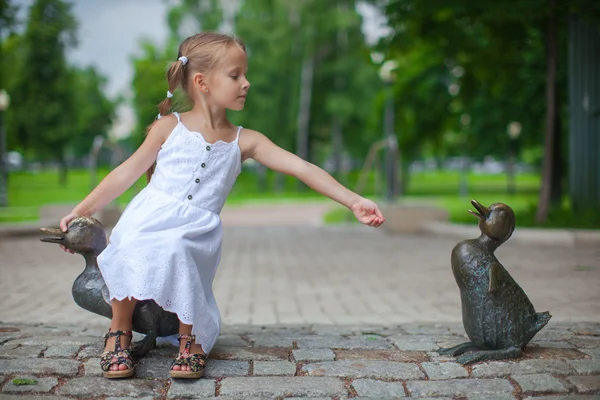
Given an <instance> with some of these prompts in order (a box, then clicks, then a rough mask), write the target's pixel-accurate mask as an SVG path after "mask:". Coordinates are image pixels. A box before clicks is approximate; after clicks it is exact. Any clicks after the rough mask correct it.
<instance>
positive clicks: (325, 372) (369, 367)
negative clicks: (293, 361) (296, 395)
mask: <svg viewBox="0 0 600 400" xmlns="http://www.w3.org/2000/svg"><path fill="white" fill-rule="evenodd" d="M302 372H303V373H306V374H307V375H311V376H337V377H343V378H373V379H423V378H425V375H423V373H422V372H421V370H419V367H417V365H416V364H412V363H399V362H393V361H361V360H356V361H352V360H344V361H328V362H320V363H311V364H306V365H304V366H303V367H302Z"/></svg>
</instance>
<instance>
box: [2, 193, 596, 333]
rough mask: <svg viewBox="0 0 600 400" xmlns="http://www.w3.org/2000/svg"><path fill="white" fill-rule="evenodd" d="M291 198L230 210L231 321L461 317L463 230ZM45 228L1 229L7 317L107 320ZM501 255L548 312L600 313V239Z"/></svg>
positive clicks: (224, 277) (227, 303)
mask: <svg viewBox="0 0 600 400" xmlns="http://www.w3.org/2000/svg"><path fill="white" fill-rule="evenodd" d="M290 207H291V208H290ZM294 207H296V208H298V207H297V206H294V205H289V206H288V205H285V206H279V207H276V208H274V207H271V208H270V209H271V211H273V210H275V211H273V213H272V216H271V217H270V218H268V215H269V214H268V210H269V207H262V206H259V207H254V208H252V209H251V210H252V212H248V211H246V212H242V211H240V210H239V209H234V210H233V211H231V210H230V211H229V212H225V213H224V214H225V215H224V225H225V229H224V244H223V258H222V262H221V265H220V267H219V271H218V272H217V277H216V279H215V282H214V288H215V295H216V297H217V302H218V304H219V308H220V310H221V313H222V317H223V322H224V323H225V324H307V323H320V324H359V323H373V324H397V323H404V322H412V321H421V322H424V321H448V322H458V321H460V320H461V311H460V299H459V292H458V288H457V286H456V283H455V282H454V278H453V276H452V273H451V269H450V260H449V259H450V252H451V250H452V248H453V246H454V245H455V244H456V243H457V240H456V239H455V238H444V237H427V236H414V235H393V234H390V233H387V232H385V231H383V230H382V229H373V228H369V227H364V226H361V225H352V226H337V227H330V226H318V218H316V217H315V215H319V213H322V212H323V210H325V209H326V208H327V207H328V206H324V205H322V204H314V205H308V206H306V207H304V208H299V211H298V212H296V213H294V212H293V209H294ZM282 210H283V211H282ZM276 211H279V213H277V212H276ZM257 216H258V217H257ZM249 225H255V226H249ZM259 225H261V226H259ZM286 225H287V226H286ZM40 237H41V236H40ZM38 239H39V238H38V237H35V236H33V237H32V236H29V237H19V238H0V304H2V307H0V321H4V322H18V323H37V322H40V323H51V324H54V323H60V324H75V325H78V324H81V325H82V326H87V327H92V326H93V327H97V326H101V327H106V325H107V320H105V319H104V318H102V317H99V316H96V315H94V314H91V313H89V312H87V311H85V310H83V309H81V308H79V307H78V306H77V305H76V304H75V303H74V302H73V299H72V297H71V285H72V283H73V281H74V280H75V278H76V276H77V275H78V274H79V273H81V272H82V271H83V266H84V262H83V258H82V257H80V256H78V255H75V256H73V255H70V254H66V253H64V252H62V251H61V250H60V249H59V248H58V246H56V245H53V244H48V243H41V242H40V241H39V240H38ZM497 256H498V258H499V259H500V261H501V262H502V263H503V264H504V265H505V266H506V268H507V269H508V271H509V272H510V273H511V274H512V275H513V277H514V278H515V279H516V281H517V282H518V283H519V284H520V285H521V286H522V287H523V288H524V290H525V291H526V293H527V294H528V295H529V297H530V299H531V301H532V302H533V304H534V305H535V307H536V309H537V310H538V311H546V310H548V311H550V312H551V314H552V315H553V319H552V321H595V322H599V321H600V290H598V287H599V286H600V249H594V248H581V249H569V248H552V247H539V248H538V247H525V246H522V245H518V244H511V243H510V241H509V242H508V243H507V244H505V245H503V246H502V247H500V249H498V251H497Z"/></svg>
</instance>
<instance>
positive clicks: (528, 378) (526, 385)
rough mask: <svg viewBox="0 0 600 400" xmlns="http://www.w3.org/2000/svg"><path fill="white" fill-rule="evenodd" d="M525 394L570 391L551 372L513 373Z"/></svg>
mask: <svg viewBox="0 0 600 400" xmlns="http://www.w3.org/2000/svg"><path fill="white" fill-rule="evenodd" d="M512 378H513V379H514V380H515V381H516V382H517V383H518V384H519V386H521V390H522V391H523V393H525V394H537V393H568V392H569V390H568V389H567V388H566V387H565V386H564V385H563V384H562V383H560V381H559V380H558V379H556V378H555V377H553V376H552V375H550V374H533V375H513V376H512Z"/></svg>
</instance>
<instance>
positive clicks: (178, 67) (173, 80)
mask: <svg viewBox="0 0 600 400" xmlns="http://www.w3.org/2000/svg"><path fill="white" fill-rule="evenodd" d="M187 62H188V59H187V57H183V56H182V57H179V59H178V60H177V61H175V62H174V63H172V64H171V66H170V67H169V69H168V70H167V84H168V85H169V90H167V96H166V97H165V99H164V100H163V101H161V102H160V103H159V104H158V117H157V119H160V117H162V116H163V115H166V114H168V113H169V112H170V111H171V108H172V107H173V101H172V100H171V99H172V98H173V92H175V89H177V87H179V86H180V85H181V83H182V82H183V77H184V66H185V64H187ZM155 122H156V121H154V122H153V123H152V124H150V126H148V128H147V129H146V135H148V132H150V129H151V128H152V126H153V125H154V123H155ZM155 167H156V163H154V164H152V166H151V167H150V168H148V170H147V171H146V181H147V182H150V179H151V178H152V174H154V169H155Z"/></svg>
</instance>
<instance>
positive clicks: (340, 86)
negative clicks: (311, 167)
mask: <svg viewBox="0 0 600 400" xmlns="http://www.w3.org/2000/svg"><path fill="white" fill-rule="evenodd" d="M337 8H338V11H339V13H340V15H345V13H346V11H347V4H346V2H344V1H341V2H338V4H337ZM336 42H337V46H336V47H337V49H336V50H337V52H338V54H339V55H340V59H342V58H343V55H344V53H345V52H346V50H347V49H348V33H347V32H346V30H345V29H341V28H338V31H337V35H336ZM336 75H337V76H336V78H335V91H336V93H338V94H342V93H343V92H344V90H345V89H346V80H345V78H344V74H343V73H338V74H336ZM342 129H343V121H342V117H341V116H340V115H334V116H333V121H332V129H331V147H332V153H333V175H334V176H335V178H337V180H338V181H342V155H343V151H344V137H343V131H342Z"/></svg>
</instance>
